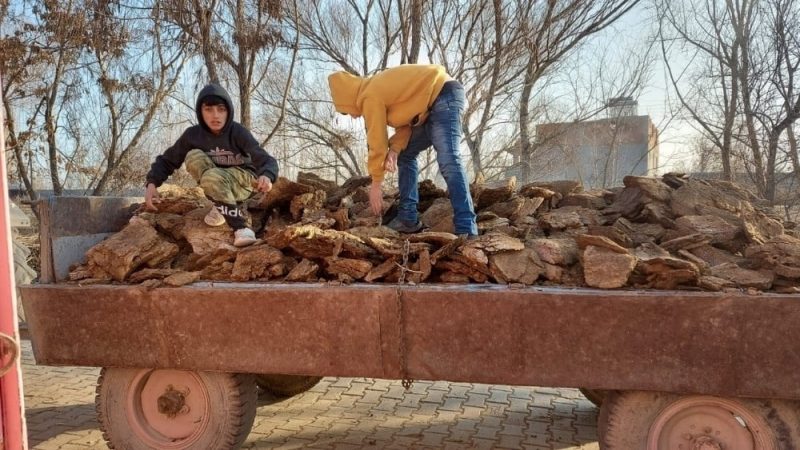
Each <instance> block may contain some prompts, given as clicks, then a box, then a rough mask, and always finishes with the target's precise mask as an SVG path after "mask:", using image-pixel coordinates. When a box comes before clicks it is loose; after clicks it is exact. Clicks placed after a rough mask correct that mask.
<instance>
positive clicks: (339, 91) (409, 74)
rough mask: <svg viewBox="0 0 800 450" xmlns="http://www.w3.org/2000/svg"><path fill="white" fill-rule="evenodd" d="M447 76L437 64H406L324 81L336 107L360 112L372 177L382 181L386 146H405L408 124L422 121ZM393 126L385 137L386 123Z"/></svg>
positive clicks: (399, 148)
mask: <svg viewBox="0 0 800 450" xmlns="http://www.w3.org/2000/svg"><path fill="white" fill-rule="evenodd" d="M449 79H450V76H449V75H447V72H446V71H445V69H444V67H442V66H439V65H424V64H407V65H402V66H398V67H393V68H391V69H386V70H384V71H382V72H380V73H378V74H376V75H373V76H371V77H369V78H362V77H359V76H355V75H351V74H349V73H347V72H336V73H333V74H331V75H330V76H328V85H329V86H330V89H331V97H332V98H333V104H334V106H335V107H336V111H338V112H340V113H342V114H350V115H352V116H356V117H358V116H364V123H365V125H366V127H367V148H368V158H369V161H368V163H367V166H368V169H369V174H370V176H371V177H372V180H373V181H383V175H384V170H383V162H384V160H385V159H386V154H387V153H388V151H389V150H393V151H396V152H400V151H402V150H405V148H406V146H407V145H408V140H409V139H410V138H411V127H412V126H415V125H421V124H423V123H425V120H426V119H427V118H428V110H429V109H430V107H431V105H433V102H434V100H436V97H437V96H439V92H441V90H442V86H443V85H444V83H445V82H446V81H447V80H449ZM387 125H389V126H391V127H392V128H394V129H395V134H394V135H393V136H392V137H391V139H390V138H389V137H388V133H387V132H386V126H387Z"/></svg>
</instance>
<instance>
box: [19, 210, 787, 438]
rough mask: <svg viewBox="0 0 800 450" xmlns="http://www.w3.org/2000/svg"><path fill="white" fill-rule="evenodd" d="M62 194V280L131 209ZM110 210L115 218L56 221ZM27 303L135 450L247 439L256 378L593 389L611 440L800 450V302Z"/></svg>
mask: <svg viewBox="0 0 800 450" xmlns="http://www.w3.org/2000/svg"><path fill="white" fill-rule="evenodd" d="M51 202H52V203H53V204H46V205H45V207H44V208H43V209H46V210H47V211H46V212H44V213H43V215H42V216H43V217H45V220H44V222H43V234H42V245H43V251H42V255H43V257H44V256H45V255H46V257H47V258H51V259H52V261H51V262H52V265H51V267H50V268H49V269H48V270H45V269H43V273H44V276H45V277H47V276H50V280H46V281H56V278H58V277H57V275H56V273H57V272H58V271H59V269H57V268H56V264H55V263H54V262H53V261H55V260H56V259H57V258H58V256H55V255H57V254H62V255H63V254H70V252H69V251H65V250H58V249H59V248H67V249H69V248H73V247H81V245H83V246H85V245H87V244H86V242H87V236H98V235H102V233H107V232H111V231H113V227H117V229H118V227H119V223H120V220H119V216H124V214H125V213H126V212H127V211H129V209H128V208H126V207H125V206H121V205H124V204H125V202H124V201H123V200H120V199H94V200H92V199H89V200H86V199H83V200H73V199H57V200H52V201H51ZM115 202H116V203H115ZM113 204H117V207H111V206H110V205H113ZM98 205H99V206H98ZM88 206H92V207H91V208H88V209H87V207H88ZM92 209H94V210H98V209H99V210H102V211H104V214H103V218H102V219H101V220H94V221H91V220H84V221H83V223H82V224H81V225H80V226H79V227H73V228H70V227H69V226H68V225H65V224H68V222H69V221H55V222H54V218H56V217H59V216H63V214H65V212H66V211H69V212H70V214H75V213H76V212H80V211H87V210H92ZM81 217H86V215H82V216H81ZM53 223H59V224H60V225H59V226H58V227H57V228H54V227H53V226H52V224H53ZM123 223H124V221H123ZM59 239H66V240H67V241H69V242H67V244H70V243H71V244H70V245H66V244H65V243H64V242H60V241H59ZM88 240H89V241H91V239H88ZM75 242H78V243H80V245H74V244H75ZM76 253H80V251H75V250H72V254H73V255H74V254H76ZM61 258H63V256H61ZM59 264H60V266H59V267H63V261H62V262H60V263H59ZM48 272H49V273H48ZM23 303H24V308H25V311H26V314H27V316H28V318H29V330H30V334H31V339H32V342H33V344H34V354H35V357H36V360H37V363H39V364H50V365H84V366H98V367H104V368H105V369H104V370H103V373H102V375H101V379H100V386H99V388H98V400H97V401H98V414H99V416H100V421H101V423H102V424H103V426H104V429H105V431H106V435H107V436H106V437H107V438H108V439H109V440H110V442H112V443H113V444H114V445H117V444H119V445H122V444H121V443H123V442H124V443H125V444H124V445H122V446H123V447H125V448H212V447H213V448H235V447H236V446H237V445H239V444H240V443H241V442H242V441H243V439H244V437H246V435H247V432H248V431H249V427H250V425H251V423H252V416H253V415H254V413H255V402H254V400H253V398H252V397H253V395H254V394H253V392H254V386H253V380H252V377H251V376H250V375H247V374H284V375H294V376H298V378H299V379H312V380H313V379H316V378H314V377H319V376H350V377H375V378H387V379H420V380H448V381H462V382H478V383H502V384H515V385H538V386H564V387H583V388H591V389H595V390H602V391H608V392H609V396H608V397H607V398H606V400H605V401H604V403H603V406H602V410H601V416H600V423H599V425H598V429H599V432H600V435H601V446H602V448H605V449H614V450H616V449H624V450H629V449H639V448H641V449H645V448H647V449H674V448H679V447H678V445H684V446H683V447H680V448H685V449H717V448H719V449H722V448H724V449H793V448H796V447H798V446H800V402H798V400H800V375H798V373H799V372H798V369H800V326H798V324H800V298H798V296H797V295H776V294H763V295H747V294H744V293H725V294H722V293H703V292H683V291H681V292H675V291H632V290H631V291H600V290H591V289H567V288H547V287H526V288H514V287H509V286H490V285H458V286H443V285H420V286H407V285H403V286H399V285H387V284H381V285H367V284H358V285H349V286H347V285H330V284H311V283H294V284H285V283H284V284H281V283H247V284H244V283H195V284H193V285H190V286H184V287H178V288H157V289H147V288H145V287H140V286H122V285H118V286H113V285H88V286H80V285H74V284H63V283H49V284H48V283H43V284H39V285H32V286H27V287H24V288H23ZM248 420H249V422H248Z"/></svg>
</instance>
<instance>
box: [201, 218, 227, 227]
mask: <svg viewBox="0 0 800 450" xmlns="http://www.w3.org/2000/svg"><path fill="white" fill-rule="evenodd" d="M203 222H205V223H206V225H208V226H210V227H221V226H222V225H225V218H224V217H223V218H222V220H220V221H219V222H213V223H212V222H211V221H209V220H208V218H204V219H203Z"/></svg>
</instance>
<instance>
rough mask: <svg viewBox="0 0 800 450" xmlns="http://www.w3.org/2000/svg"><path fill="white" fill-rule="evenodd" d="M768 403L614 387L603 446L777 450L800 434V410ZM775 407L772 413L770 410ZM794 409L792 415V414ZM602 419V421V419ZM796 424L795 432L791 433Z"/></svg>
mask: <svg viewBox="0 0 800 450" xmlns="http://www.w3.org/2000/svg"><path fill="white" fill-rule="evenodd" d="M780 406H781V413H782V414H783V415H784V416H783V417H780V416H779V415H777V414H775V413H774V412H775V411H776V410H777V409H776V408H774V407H772V406H770V405H769V402H765V401H759V400H750V399H728V398H720V397H712V396H704V395H689V396H680V395H675V394H667V393H661V392H639V391H626V392H612V393H610V394H609V396H608V397H607V398H606V401H605V403H604V404H603V411H602V412H601V416H603V417H604V422H605V431H604V432H602V433H600V435H601V436H602V440H601V442H602V443H603V446H602V448H603V449H605V450H629V449H634V448H637V449H638V448H641V449H645V448H646V449H648V450H667V449H670V450H671V449H676V448H686V449H698V450H706V449H708V450H717V449H726V450H779V449H785V448H794V447H793V446H787V445H784V443H785V442H789V441H788V440H787V439H795V440H796V434H797V430H796V428H797V426H798V425H797V422H796V419H797V415H796V414H797V412H796V411H794V412H792V411H791V410H784V409H785V407H787V405H785V404H784V403H780ZM771 412H772V413H771ZM789 414H794V416H793V417H792V416H789ZM789 420H795V422H787V421H789ZM601 422H602V421H601ZM790 427H794V428H795V432H794V434H795V437H794V438H792V437H791V436H790V435H789V434H787V432H788V430H790Z"/></svg>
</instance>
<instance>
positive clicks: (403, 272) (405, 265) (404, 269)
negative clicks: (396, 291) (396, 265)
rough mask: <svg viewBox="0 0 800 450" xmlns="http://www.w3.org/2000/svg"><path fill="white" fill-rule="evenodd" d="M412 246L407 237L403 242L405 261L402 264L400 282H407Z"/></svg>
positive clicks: (398, 281) (398, 280)
mask: <svg viewBox="0 0 800 450" xmlns="http://www.w3.org/2000/svg"><path fill="white" fill-rule="evenodd" d="M410 248H411V242H409V241H408V239H406V241H405V242H404V243H403V263H402V264H401V265H400V278H398V279H397V283H398V284H403V283H405V282H406V272H408V252H409V251H410Z"/></svg>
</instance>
